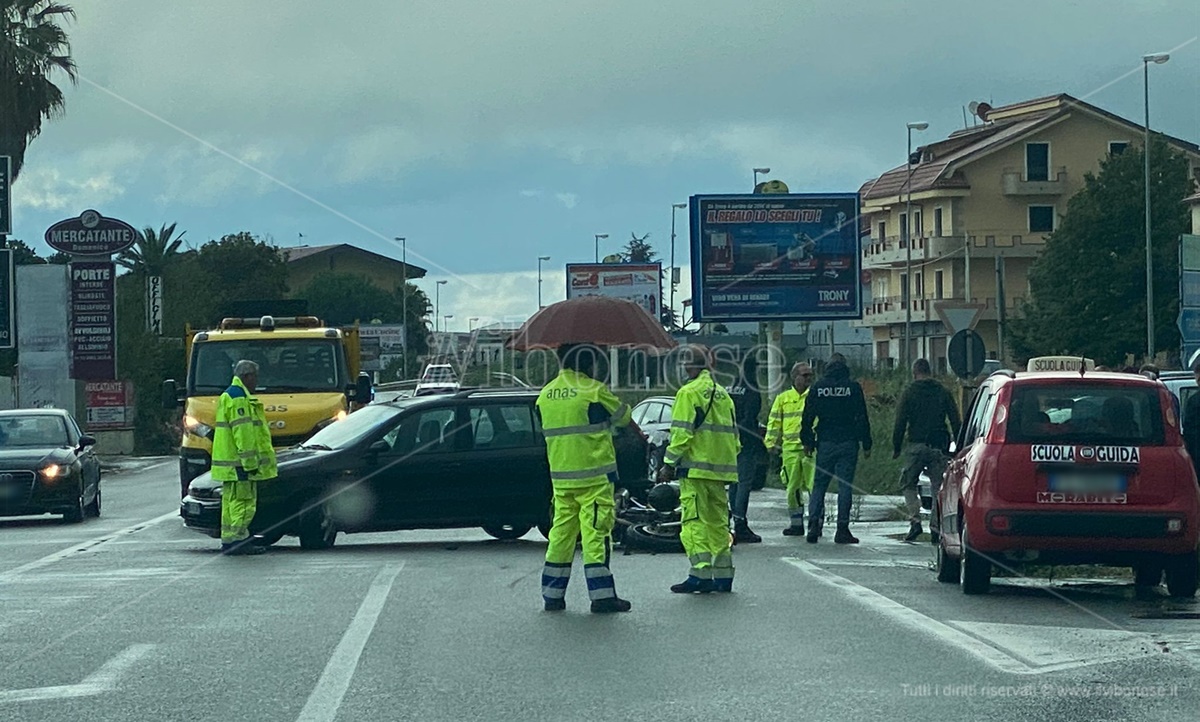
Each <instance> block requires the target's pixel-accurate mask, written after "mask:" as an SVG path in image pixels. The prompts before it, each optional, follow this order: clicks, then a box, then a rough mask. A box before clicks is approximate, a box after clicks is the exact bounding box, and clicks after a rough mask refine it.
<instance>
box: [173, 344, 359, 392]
mask: <svg viewBox="0 0 1200 722" xmlns="http://www.w3.org/2000/svg"><path fill="white" fill-rule="evenodd" d="M340 356H341V354H340V351H339V349H338V346H337V344H336V343H335V342H334V341H330V340H325V339H294V338H278V339H269V340H258V339H256V340H246V341H219V342H217V341H209V342H206V343H198V344H196V345H195V346H194V347H193V350H192V371H191V375H190V388H189V389H188V390H189V392H190V393H199V394H206V393H208V394H217V393H220V392H221V391H223V390H224V389H225V388H226V387H228V386H229V382H230V379H232V378H233V365H234V364H235V363H237V362H238V361H240V360H242V359H248V360H250V361H254V362H256V363H257V364H258V369H259V371H258V393H268V394H269V393H288V392H303V391H340V390H341V389H342V387H343V386H344V385H345V381H344V378H345V374H344V373H343V372H342V369H341V365H342V364H341V363H340Z"/></svg>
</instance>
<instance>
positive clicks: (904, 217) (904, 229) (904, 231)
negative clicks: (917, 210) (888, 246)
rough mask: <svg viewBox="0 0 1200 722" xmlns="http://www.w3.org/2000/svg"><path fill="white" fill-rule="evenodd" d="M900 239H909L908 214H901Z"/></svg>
mask: <svg viewBox="0 0 1200 722" xmlns="http://www.w3.org/2000/svg"><path fill="white" fill-rule="evenodd" d="M900 240H901V241H905V240H908V214H907V213H901V214H900Z"/></svg>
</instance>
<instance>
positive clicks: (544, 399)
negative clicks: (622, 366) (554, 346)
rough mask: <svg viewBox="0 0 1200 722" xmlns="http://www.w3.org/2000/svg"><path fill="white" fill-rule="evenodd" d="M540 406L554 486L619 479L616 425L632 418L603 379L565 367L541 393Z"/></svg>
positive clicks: (581, 484) (564, 487) (570, 485)
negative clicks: (614, 428)
mask: <svg viewBox="0 0 1200 722" xmlns="http://www.w3.org/2000/svg"><path fill="white" fill-rule="evenodd" d="M537 410H538V417H539V418H540V419H541V422H542V435H543V436H544V437H545V438H546V457H547V459H548V460H549V462H550V480H551V481H552V482H553V484H554V486H556V487H558V488H561V489H570V488H580V487H586V486H592V485H594V484H599V483H603V482H605V481H615V480H616V478H617V452H616V449H614V448H613V441H612V428H613V427H614V426H625V425H626V424H628V423H629V419H630V410H629V405H628V404H623V403H621V400H620V399H618V398H617V397H616V396H614V395H613V393H612V392H611V391H609V390H608V387H606V386H605V385H604V384H602V383H600V382H599V381H597V380H595V379H593V378H591V377H589V376H587V375H586V374H582V373H579V372H578V371H574V370H572V369H563V370H562V371H560V372H559V373H558V376H556V377H555V378H554V380H553V381H551V382H550V383H548V384H546V386H545V387H544V388H543V389H542V391H541V393H539V394H538V399H537Z"/></svg>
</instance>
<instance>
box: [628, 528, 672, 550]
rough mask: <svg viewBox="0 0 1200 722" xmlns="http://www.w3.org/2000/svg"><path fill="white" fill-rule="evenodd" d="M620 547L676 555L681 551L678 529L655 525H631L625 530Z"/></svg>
mask: <svg viewBox="0 0 1200 722" xmlns="http://www.w3.org/2000/svg"><path fill="white" fill-rule="evenodd" d="M621 546H623V547H625V548H626V549H640V550H642V551H648V552H662V553H664V554H676V553H680V552H682V551H683V542H682V541H680V540H679V527H660V526H658V525H655V524H632V525H630V526H629V528H628V529H626V530H625V536H624V540H623V541H622V542H621Z"/></svg>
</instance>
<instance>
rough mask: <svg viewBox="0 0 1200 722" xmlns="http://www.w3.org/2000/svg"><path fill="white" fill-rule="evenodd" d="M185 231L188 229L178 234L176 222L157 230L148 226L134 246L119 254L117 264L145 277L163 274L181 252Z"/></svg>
mask: <svg viewBox="0 0 1200 722" xmlns="http://www.w3.org/2000/svg"><path fill="white" fill-rule="evenodd" d="M185 233H186V231H185V232H184V233H180V234H179V235H178V236H176V235H175V224H174V223H172V224H171V225H169V226H168V225H163V226H162V228H160V229H159V230H157V231H155V230H154V229H153V228H151V227H150V226H146V228H144V229H143V230H142V232H141V233H139V234H138V238H137V240H136V241H134V244H133V246H131V247H130V248H128V249H126V250H124V251H122V252H121V254H120V255H119V256H117V265H119V266H122V267H124V268H128V269H129V270H130V271H133V272H134V273H139V274H141V275H142V276H143V277H145V276H161V275H162V273H163V270H165V269H166V267H167V266H168V265H170V263H171V262H172V261H173V260H174V259H175V257H176V255H177V254H178V253H179V246H180V245H182V244H183V236H184V235H185Z"/></svg>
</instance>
